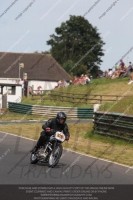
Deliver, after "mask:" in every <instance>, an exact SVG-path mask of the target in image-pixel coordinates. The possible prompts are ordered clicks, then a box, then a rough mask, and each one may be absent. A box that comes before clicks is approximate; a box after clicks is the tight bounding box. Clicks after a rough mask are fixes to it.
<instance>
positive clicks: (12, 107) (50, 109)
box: [8, 102, 94, 119]
mask: <svg viewBox="0 0 133 200" xmlns="http://www.w3.org/2000/svg"><path fill="white" fill-rule="evenodd" d="M8 108H9V111H12V112H16V113H22V114H32V115H41V116H47V117H55V116H56V114H57V112H59V111H63V112H65V113H66V114H67V116H68V118H76V119H77V118H78V119H79V118H82V119H92V118H93V111H94V109H93V108H77V107H55V106H41V105H30V104H22V103H13V102H8Z"/></svg>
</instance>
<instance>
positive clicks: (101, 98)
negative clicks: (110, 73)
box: [100, 95, 102, 103]
mask: <svg viewBox="0 0 133 200" xmlns="http://www.w3.org/2000/svg"><path fill="white" fill-rule="evenodd" d="M100 103H102V95H100Z"/></svg>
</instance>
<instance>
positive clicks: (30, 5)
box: [0, 0, 133, 71]
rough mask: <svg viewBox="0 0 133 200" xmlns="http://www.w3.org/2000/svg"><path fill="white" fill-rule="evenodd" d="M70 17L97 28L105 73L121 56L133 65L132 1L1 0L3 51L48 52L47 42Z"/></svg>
mask: <svg viewBox="0 0 133 200" xmlns="http://www.w3.org/2000/svg"><path fill="white" fill-rule="evenodd" d="M70 15H76V16H79V15H81V16H84V17H85V18H86V19H87V20H88V21H89V22H90V23H91V24H92V26H94V27H97V28H98V32H99V33H100V35H101V37H102V39H103V41H104V42H105V43H106V44H105V45H104V46H103V49H104V53H105V55H104V56H103V57H102V60H103V62H102V63H101V66H100V68H101V69H102V70H103V71H104V70H108V68H112V67H113V66H114V65H115V63H116V62H117V61H119V60H120V58H122V57H123V60H124V62H125V64H126V65H127V64H128V63H129V61H131V62H133V49H132V47H133V28H132V26H133V0H48V1H46V0H0V52H18V53H22V52H23V53H33V52H35V51H38V52H41V51H47V50H49V49H50V46H48V45H47V44H46V41H47V40H49V39H50V35H51V34H54V33H55V28H56V27H59V26H60V25H61V23H62V22H65V21H66V20H69V18H70ZM88 51H89V49H88ZM77 62H78V61H77Z"/></svg>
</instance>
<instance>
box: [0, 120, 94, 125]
mask: <svg viewBox="0 0 133 200" xmlns="http://www.w3.org/2000/svg"><path fill="white" fill-rule="evenodd" d="M46 121H47V120H11V121H0V125H4V124H25V123H30V124H31V123H45V122H46ZM66 122H67V123H68V124H84V123H92V122H93V120H92V119H68V120H67V121H66Z"/></svg>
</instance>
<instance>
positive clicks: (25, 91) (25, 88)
mask: <svg viewBox="0 0 133 200" xmlns="http://www.w3.org/2000/svg"><path fill="white" fill-rule="evenodd" d="M27 86H28V81H27V79H24V96H26V97H27Z"/></svg>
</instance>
